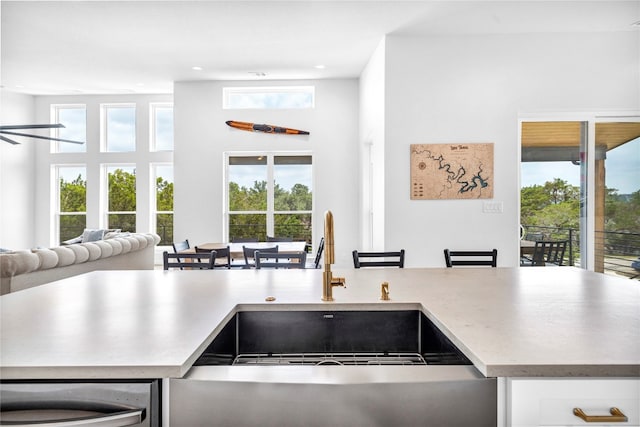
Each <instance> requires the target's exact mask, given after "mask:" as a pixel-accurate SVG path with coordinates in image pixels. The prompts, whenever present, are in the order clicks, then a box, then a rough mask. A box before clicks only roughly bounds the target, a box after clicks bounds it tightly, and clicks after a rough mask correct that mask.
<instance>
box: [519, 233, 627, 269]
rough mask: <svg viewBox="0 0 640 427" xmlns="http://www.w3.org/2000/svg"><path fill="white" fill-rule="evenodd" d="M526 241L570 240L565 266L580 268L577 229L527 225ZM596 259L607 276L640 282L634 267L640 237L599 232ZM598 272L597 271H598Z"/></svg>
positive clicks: (596, 243) (578, 234)
mask: <svg viewBox="0 0 640 427" xmlns="http://www.w3.org/2000/svg"><path fill="white" fill-rule="evenodd" d="M523 227H524V229H525V235H524V239H526V240H542V239H545V240H567V241H568V245H567V251H566V253H565V265H578V264H579V260H580V232H579V230H578V229H576V228H560V227H547V226H539V225H525V224H523ZM594 244H595V252H596V259H601V260H603V261H602V264H603V265H602V266H601V267H602V269H603V270H604V272H605V273H609V274H618V275H622V276H626V277H630V278H635V279H638V280H640V271H638V270H636V269H634V268H633V267H631V263H632V262H633V261H634V260H636V259H637V258H638V257H639V256H640V233H629V232H615V231H600V232H596V235H595V242H594ZM597 270H598V268H596V271H597Z"/></svg>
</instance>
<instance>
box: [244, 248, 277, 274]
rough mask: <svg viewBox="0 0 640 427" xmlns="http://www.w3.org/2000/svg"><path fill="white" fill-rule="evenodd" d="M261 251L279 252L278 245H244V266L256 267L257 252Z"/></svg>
mask: <svg viewBox="0 0 640 427" xmlns="http://www.w3.org/2000/svg"><path fill="white" fill-rule="evenodd" d="M256 251H260V252H262V253H278V245H275V246H272V247H269V248H252V247H247V246H245V245H242V253H243V255H244V268H251V267H255V266H256V264H255V252H256Z"/></svg>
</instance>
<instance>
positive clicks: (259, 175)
mask: <svg viewBox="0 0 640 427" xmlns="http://www.w3.org/2000/svg"><path fill="white" fill-rule="evenodd" d="M225 157H226V161H227V167H226V188H227V197H226V199H227V200H226V206H227V216H226V220H227V233H228V238H229V241H232V242H233V241H234V240H239V239H246V238H254V239H257V240H260V241H264V240H266V239H267V236H269V237H276V238H282V237H287V238H292V239H293V240H297V241H307V242H309V243H311V238H312V236H311V233H312V229H313V228H312V210H313V188H312V181H313V169H312V156H311V155H310V154H309V153H282V154H281V153H256V154H253V153H252V154H241V153H240V154H236V153H233V154H230V153H227V154H226V155H225Z"/></svg>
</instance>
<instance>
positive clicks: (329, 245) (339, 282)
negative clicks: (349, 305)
mask: <svg viewBox="0 0 640 427" xmlns="http://www.w3.org/2000/svg"><path fill="white" fill-rule="evenodd" d="M324 248H325V249H324V272H323V273H322V301H333V287H334V286H342V287H345V283H346V282H345V279H344V278H342V277H333V273H331V264H333V263H334V262H335V261H334V259H335V250H334V244H333V214H332V213H331V211H326V212H325V213H324Z"/></svg>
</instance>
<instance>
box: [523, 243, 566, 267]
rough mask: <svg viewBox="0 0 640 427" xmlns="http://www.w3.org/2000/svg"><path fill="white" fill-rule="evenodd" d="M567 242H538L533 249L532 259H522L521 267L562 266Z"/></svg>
mask: <svg viewBox="0 0 640 427" xmlns="http://www.w3.org/2000/svg"><path fill="white" fill-rule="evenodd" d="M567 243H568V241H566V240H553V241H550V240H538V241H536V245H535V247H534V248H533V254H532V256H531V258H528V257H522V258H521V260H520V265H521V266H523V267H544V266H547V265H554V266H556V267H560V266H562V264H563V263H564V253H565V251H566V250H567Z"/></svg>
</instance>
